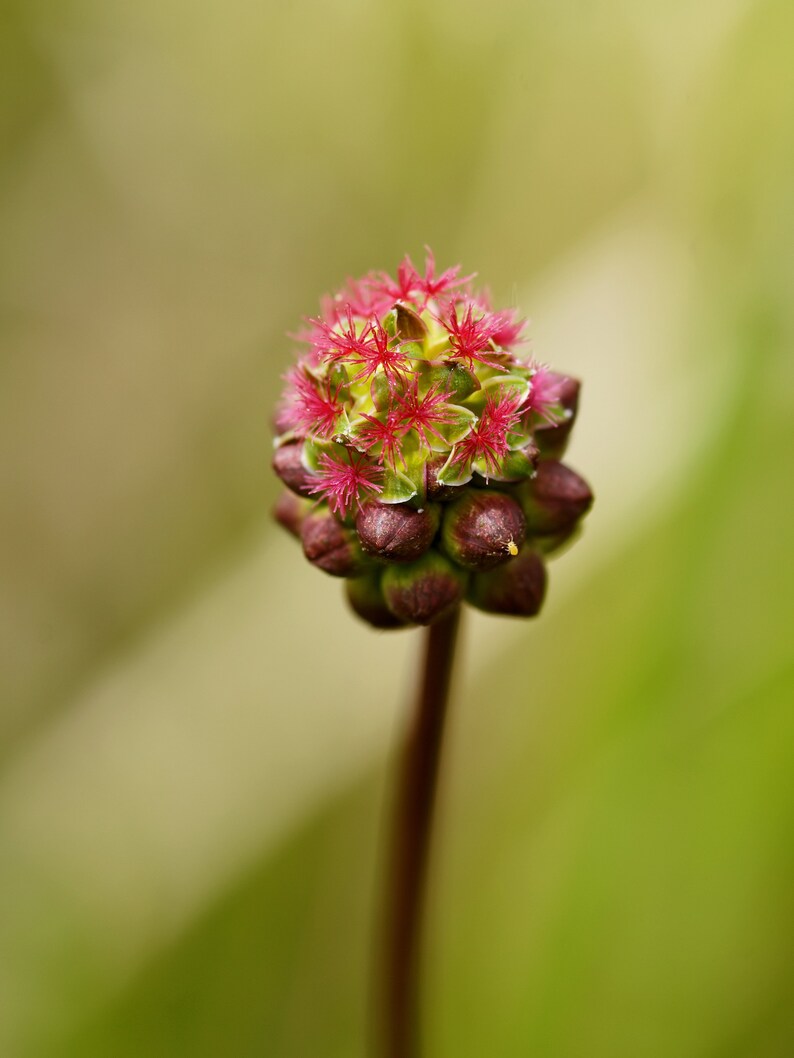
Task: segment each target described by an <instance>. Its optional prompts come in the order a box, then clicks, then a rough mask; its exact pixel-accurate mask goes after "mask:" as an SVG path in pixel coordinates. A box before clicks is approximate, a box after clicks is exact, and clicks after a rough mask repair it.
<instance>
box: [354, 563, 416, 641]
mask: <svg viewBox="0 0 794 1058" xmlns="http://www.w3.org/2000/svg"><path fill="white" fill-rule="evenodd" d="M345 591H346V592H347V601H348V602H349V603H350V605H351V607H352V608H353V610H354V611H355V612H356V613H357V614H358V616H359V617H360V618H361V619H362V620H363V621H366V622H367V624H370V625H372V626H373V628H402V627H403V626H404V624H405V622H404V621H402V620H400V618H399V617H395V616H394V614H393V613H392V612H391V610H390V609H389V608H388V606H387V605H386V600H385V599H384V597H383V591H382V590H381V586H380V572H374V573H367V574H365V575H364V576H363V577H350V578H349V579H348V580H347V581H345Z"/></svg>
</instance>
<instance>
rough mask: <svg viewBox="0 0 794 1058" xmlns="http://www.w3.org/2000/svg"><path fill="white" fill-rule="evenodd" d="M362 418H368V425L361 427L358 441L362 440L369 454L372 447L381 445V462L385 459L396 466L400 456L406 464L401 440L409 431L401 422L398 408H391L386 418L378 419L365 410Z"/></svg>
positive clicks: (379, 457)
mask: <svg viewBox="0 0 794 1058" xmlns="http://www.w3.org/2000/svg"><path fill="white" fill-rule="evenodd" d="M361 418H362V419H366V420H367V425H366V426H363V427H362V428H361V429H360V431H359V433H358V436H357V438H356V443H359V442H360V443H361V444H362V445H363V446H364V449H365V451H366V452H367V453H368V454H369V452H370V450H371V449H372V448H376V447H378V446H380V455H379V456H378V457H377V460H378V462H379V463H383V462H384V460H385V461H386V462H388V463H389V464H391V466H395V465H396V463H397V459H398V458H400V459H402V463H403V466H405V459H404V458H403V457H402V453H401V452H400V441H401V440H402V438H403V437H404V436H405V434H406V433H407V427H406V426H404V425H402V423H401V422H400V418H399V415H398V413H397V412H396V410H395V409H394V408H392V409H390V410H389V412H388V413H387V415H386V418H385V419H378V418H376V417H375V416H374V415H367V414H366V413H365V412H362V413H361Z"/></svg>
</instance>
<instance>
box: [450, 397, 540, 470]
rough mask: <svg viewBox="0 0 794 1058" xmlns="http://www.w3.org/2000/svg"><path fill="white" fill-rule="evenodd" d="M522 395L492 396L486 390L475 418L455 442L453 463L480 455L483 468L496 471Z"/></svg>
mask: <svg viewBox="0 0 794 1058" xmlns="http://www.w3.org/2000/svg"><path fill="white" fill-rule="evenodd" d="M522 403H523V401H522V398H521V397H520V396H519V395H517V394H510V393H508V394H504V395H503V396H501V397H494V396H493V395H492V394H489V395H488V397H487V398H486V401H485V408H484V409H483V413H482V415H481V417H480V419H479V421H478V422H476V423H475V424H474V425H473V426H472V428H471V430H470V432H469V433H468V434H467V435H466V436H465V437H464V438H463V440H462V441H460V442H459V444H458V445H456V452H455V458H454V459H453V463H468V462H473V461H474V460H477V459H482V460H483V461H484V463H485V466H486V469H487V470H488V471H490V473H492V474H496V473H497V472H498V469H499V461H500V460H501V459H504V457H505V456H506V455H507V453H508V452H509V451H510V447H509V445H508V443H507V435H508V433H509V432H510V430H511V428H512V427H513V426H514V425H515V424H516V423H517V422H518V421H519V420H520V418H521V415H522V412H521V410H520V408H521V404H522Z"/></svg>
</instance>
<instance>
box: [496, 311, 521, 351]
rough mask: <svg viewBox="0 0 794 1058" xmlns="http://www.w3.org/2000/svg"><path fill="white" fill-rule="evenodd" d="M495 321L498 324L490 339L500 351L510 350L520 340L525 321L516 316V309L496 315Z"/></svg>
mask: <svg viewBox="0 0 794 1058" xmlns="http://www.w3.org/2000/svg"><path fill="white" fill-rule="evenodd" d="M495 319H496V320H499V324H498V326H497V328H496V330H495V331H494V332H493V334H492V335H491V338H492V340H493V341H494V342H495V343H496V344H497V345H498V346H500V347H501V348H502V349H511V348H512V347H513V346H514V345H517V344H518V343H519V342H520V341H521V340H522V332H523V330H524V327H525V326H526V320H523V319H522V318H521V317H520V316H519V315H518V312H517V310H516V309H508V310H507V311H505V312H499V313H496V315H495Z"/></svg>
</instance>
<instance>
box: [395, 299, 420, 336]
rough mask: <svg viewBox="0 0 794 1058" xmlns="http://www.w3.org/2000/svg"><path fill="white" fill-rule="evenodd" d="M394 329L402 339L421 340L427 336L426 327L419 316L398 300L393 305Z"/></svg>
mask: <svg viewBox="0 0 794 1058" xmlns="http://www.w3.org/2000/svg"><path fill="white" fill-rule="evenodd" d="M394 315H395V320H394V330H395V333H396V335H397V337H398V338H401V339H402V340H403V341H412V342H423V341H424V340H425V338H426V337H427V327H426V326H425V322H424V320H423V319H422V317H421V316H419V315H418V314H417V313H415V312H414V310H413V309H412V308H409V307H408V305H404V304H403V303H402V302H401V301H398V302H397V304H396V305H395V306H394Z"/></svg>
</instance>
